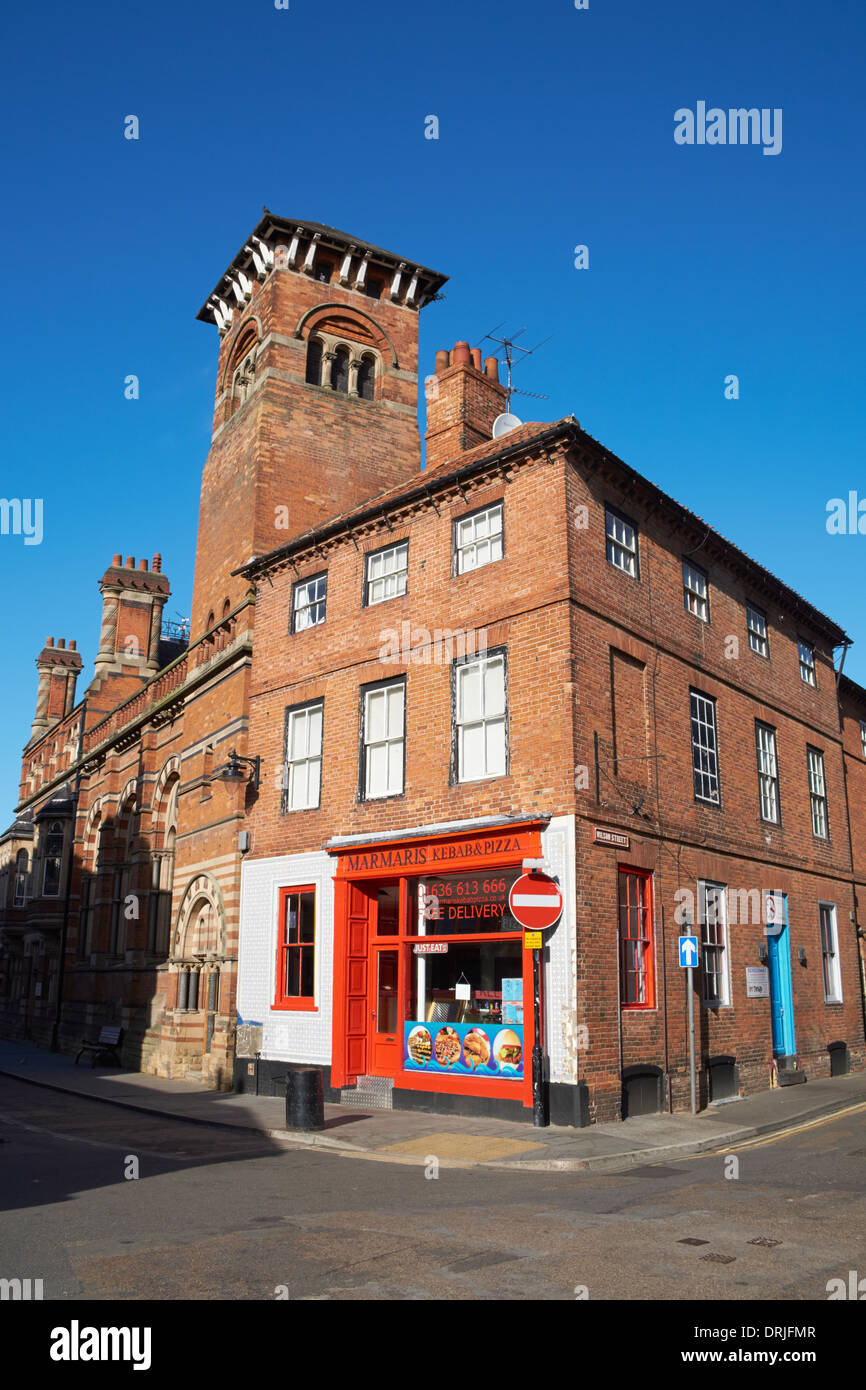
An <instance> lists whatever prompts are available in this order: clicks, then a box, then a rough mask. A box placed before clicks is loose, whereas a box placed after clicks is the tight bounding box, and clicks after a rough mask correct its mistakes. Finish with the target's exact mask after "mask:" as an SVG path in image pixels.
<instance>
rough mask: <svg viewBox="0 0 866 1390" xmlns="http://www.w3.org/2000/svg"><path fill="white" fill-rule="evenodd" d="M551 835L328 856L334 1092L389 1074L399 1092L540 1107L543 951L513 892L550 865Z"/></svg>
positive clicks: (455, 838)
mask: <svg viewBox="0 0 866 1390" xmlns="http://www.w3.org/2000/svg"><path fill="white" fill-rule="evenodd" d="M543 827H544V822H540V821H526V822H520V823H515V824H512V825H506V826H502V827H499V828H485V829H484V830H483V831H477V832H475V831H473V832H462V833H457V832H455V833H453V834H452V833H445V834H439V835H435V836H430V837H429V838H420V837H418V836H410V835H407V836H406V838H405V839H404V838H400V839H397V838H394V839H389V840H387V841H384V842H381V841H380V842H367V843H364V844H362V845H359V844H353V845H352V846H345V847H343V846H341V847H339V848H336V847H335V848H332V849H331V850H330V852H331V853H332V854H334V855H335V856H336V858H337V871H336V874H335V876H334V887H335V893H334V1000H333V1050H332V1065H331V1084H332V1085H333V1086H351V1085H353V1084H354V1083H355V1081H356V1080H357V1078H358V1077H359V1076H379V1077H389V1078H391V1079H392V1081H393V1083H394V1089H395V1091H413V1092H416V1093H424V1092H427V1093H436V1092H438V1093H440V1094H449V1095H451V1096H454V1097H459V1096H461V1095H463V1096H471V1097H484V1098H487V1099H489V1100H511V1101H516V1102H518V1103H519V1104H520V1105H522V1106H527V1107H531V1104H532V1078H531V1066H530V1059H531V1054H532V1047H533V1044H534V1036H533V1018H532V953H531V951H528V950H526V949H525V948H524V944H523V932H522V930H521V929H520V927H519V925H518V924H517V923H516V922H515V921H514V920H513V918H512V917H511V916H510V913H509V911H508V890H509V888H510V887H511V884H512V883H513V882H514V880H515V879H516V878H518V877H519V876H520V873H521V872H522V861H523V860H524V859H526V858H532V859H538V858H540V857H541V830H542V829H543ZM408 1099H409V1098H408V1097H407V1100H408Z"/></svg>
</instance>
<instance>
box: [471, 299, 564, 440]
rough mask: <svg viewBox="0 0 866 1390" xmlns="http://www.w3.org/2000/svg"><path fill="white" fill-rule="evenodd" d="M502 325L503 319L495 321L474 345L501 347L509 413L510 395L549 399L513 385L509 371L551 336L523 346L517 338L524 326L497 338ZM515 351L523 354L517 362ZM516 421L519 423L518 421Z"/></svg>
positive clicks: (514, 418) (501, 417) (537, 392)
mask: <svg viewBox="0 0 866 1390" xmlns="http://www.w3.org/2000/svg"><path fill="white" fill-rule="evenodd" d="M504 326H505V321H504V320H503V322H502V323H497V325H496V327H495V328H491V330H490V332H489V333H485V334H484V337H483V338H480V339H479V341H478V342H477V343H476V344H475V346H476V347H480V346H481V344H482V343H485V342H490V343H498V344H499V346H500V347H501V348H502V358H501V361H502V362H504V363H505V373H506V382H505V410H506V414H508V415H510V409H511V397H512V396H531V397H532V399H533V400H536V401H549V400H550V397H549V396H545V395H543V394H542V393H541V392H539V391H524V390H522V389H521V388H520V387H519V386H513V385H512V384H511V373H512V370H513V368H514V366H515V365H520V364H521V363H523V362H525V361H526V359H527V357H531V356H532V354H533V353H534V352H537V351H538V349H539V348H540V347H544V344H545V343H549V342H550V338H551V336H552V335H548V337H546V338H542V340H541V342H540V343H536V344H535V347H534V348H525V347H523V345H522V344H521V343H518V341H517V339H518V338H519V337H521V335H522V334H523V333H525V332H526V329H525V328H519V329H518V331H517V332H516V333H512V334H511V335H510V336H506V337H504V338H497V337H496V333H497V331H498V330H499V329H500V328H504ZM515 352H522V353H523V356H522V357H519V358H518V359H517V363H515V359H514V354H515ZM510 418H511V419H512V420H517V416H516V415H511V416H510ZM499 419H500V420H501V419H503V416H501V415H500V417H499ZM497 423H498V421H497ZM518 423H520V422H519V421H518ZM494 428H495V427H494ZM507 428H512V429H513V428H514V426H513V425H512V426H508V427H507ZM500 433H502V434H504V433H505V430H501V431H500ZM496 437H497V436H496V435H495V434H494V438H496Z"/></svg>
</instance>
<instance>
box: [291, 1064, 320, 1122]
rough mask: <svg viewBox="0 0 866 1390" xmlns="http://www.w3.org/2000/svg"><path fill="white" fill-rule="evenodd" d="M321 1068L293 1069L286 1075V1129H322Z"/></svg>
mask: <svg viewBox="0 0 866 1390" xmlns="http://www.w3.org/2000/svg"><path fill="white" fill-rule="evenodd" d="M324 1128H325V1102H324V1097H323V1091H322V1069H321V1067H295V1068H294V1069H293V1070H292V1071H290V1072H287V1073H286V1129H303V1130H312V1129H324Z"/></svg>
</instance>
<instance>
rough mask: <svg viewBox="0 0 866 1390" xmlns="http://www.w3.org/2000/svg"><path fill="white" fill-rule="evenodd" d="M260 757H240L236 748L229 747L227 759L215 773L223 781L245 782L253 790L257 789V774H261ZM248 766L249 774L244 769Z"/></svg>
mask: <svg viewBox="0 0 866 1390" xmlns="http://www.w3.org/2000/svg"><path fill="white" fill-rule="evenodd" d="M261 767H262V760H261V758H242V757H241V756H240V754H239V753H238V751H237V749H235V748H230V749H229V760H228V762H227V763H226V765H225V767H221V768H220V770H219V772H218V773H217V776H218V777H221V778H222V779H223V781H224V782H247V783H248V784H249V786H251V787H252V789H253V791H254V792H255V791H258V789H259V776H260V774H261ZM247 768H249V774H247V772H246V769H247Z"/></svg>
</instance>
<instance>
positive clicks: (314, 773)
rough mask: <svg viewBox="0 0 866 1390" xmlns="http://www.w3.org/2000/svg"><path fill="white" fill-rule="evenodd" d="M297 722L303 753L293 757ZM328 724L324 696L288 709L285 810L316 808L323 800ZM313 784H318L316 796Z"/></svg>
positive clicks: (315, 785)
mask: <svg viewBox="0 0 866 1390" xmlns="http://www.w3.org/2000/svg"><path fill="white" fill-rule="evenodd" d="M316 714H318V716H319V717H318V736H317V735H316V724H317V721H316V719H315V717H314V716H315V715H316ZM296 725H297V726H298V727H299V730H300V731H301V732H300V737H301V741H302V745H303V746H302V749H301V751H300V755H299V756H296V757H292V750H293V747H294V744H295V727H296ZM324 727H325V702H324V700H314V701H312V702H311V703H310V704H306V705H297V706H295V707H294V708H292V709H288V710H286V735H285V737H286V745H285V752H286V762H285V774H286V775H285V786H284V789H283V792H284V798H283V810H284V811H311V810H315V809H316V808H317V807H318V806H319V805H320V803H321V796H322V744H323V742H324ZM316 745H318V747H316ZM313 787H315V793H316V796H315V800H313V799H312V796H311V789H312V788H313Z"/></svg>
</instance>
